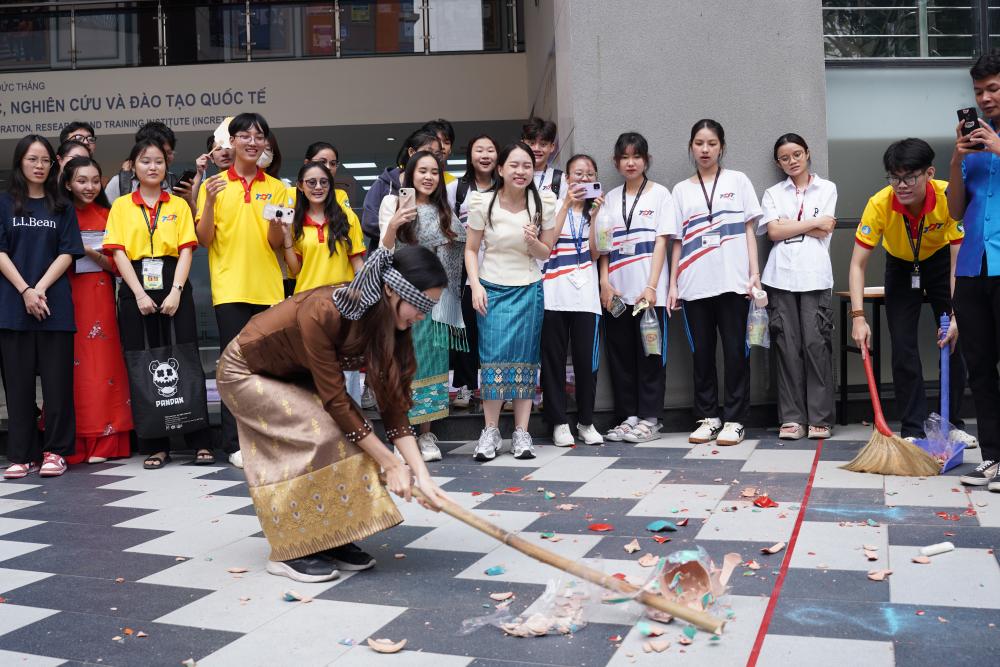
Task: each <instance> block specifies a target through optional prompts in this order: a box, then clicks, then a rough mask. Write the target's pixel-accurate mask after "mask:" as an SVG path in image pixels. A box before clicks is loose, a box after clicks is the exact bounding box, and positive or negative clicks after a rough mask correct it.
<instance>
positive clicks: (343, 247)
mask: <svg viewBox="0 0 1000 667" xmlns="http://www.w3.org/2000/svg"><path fill="white" fill-rule="evenodd" d="M342 192H343V191H342V190H337V202H338V203H339V204H340V206H341V208H343V209H344V213H346V214H347V238H348V240H347V242H346V243H345V242H344V241H340V242H338V243H337V245H336V246H335V247H336V251H335V252H334V253H333V255H332V256H331V255H330V246H329V245H327V242H328V240H329V239H328V235H329V233H330V224H329V223H324V224H323V225H316V224H314V223H313V222H312V220H311V219H310V218H309V216H308V215H307V216H306V218H305V224H304V225H303V226H302V236H301V237H300V238H298V239H296V240H295V254H296V255H298V257H299V260H301V262H302V269H301V270H300V271H299V275H298V276H296V279H295V293H296V294H298V293H299V292H304V291H306V290H310V289H313V288H314V287H320V286H322V285H337V284H339V283H346V282H350V281H351V280H353V279H354V268H353V267H352V266H351V258H352V257H355V256H357V255H363V254H364V252H365V237H364V234H363V233H362V231H361V221H360V220H358V216H357V215H355V214H354V211H352V210H351V209H350V207H348V206H345V203H346V202H347V193H344V196H343V197H341V196H340V195H341V193H342Z"/></svg>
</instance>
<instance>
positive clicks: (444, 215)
mask: <svg viewBox="0 0 1000 667" xmlns="http://www.w3.org/2000/svg"><path fill="white" fill-rule="evenodd" d="M425 157H429V158H432V159H433V160H434V163H435V164H437V167H438V184H437V187H436V188H434V192H432V193H431V194H430V197H429V198H430V200H431V206H433V207H434V208H435V209H437V214H438V224H440V225H441V233H442V234H444V235H445V237H446V238H447V239H448V240H450V241H454V240H455V237H456V236H457V235H456V234H455V232H454V231H453V230H452V228H451V216H452V212H451V206H449V205H448V192H447V190H446V189H445V185H444V165H443V164H441V161H440V160H438V158H437V156H436V155H434V153H431V152H430V151H417V152H416V153H414V154H413V155H412V156H411V157H410V159H409V160H408V161H407V162H406V169H405V170H404V171H403V178H402V179H400V182H401V183H405V184H406V186H407V187H413V181H414V174H415V173H416V171H417V163H418V162H420V161H421V160H422V159H424V158H425ZM397 237H398V238H399V240H400V241H402V242H403V243H406V244H414V243H416V242H417V232H416V230H415V229H414V226H413V225H412V224H410V225H403V226H402V227H400V228H399V232H397Z"/></svg>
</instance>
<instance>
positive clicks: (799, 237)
mask: <svg viewBox="0 0 1000 667" xmlns="http://www.w3.org/2000/svg"><path fill="white" fill-rule="evenodd" d="M812 182H813V177H812V174H809V182H808V183H806V187H804V188H802V200H801V201H799V189H798V188H795V200H796V201H798V202H799V214H798V215H797V216H795V220H796V222H802V213H803V211H805V209H806V190H808V189H809V186H810V185H812ZM805 239H806V235H805V234H799V235H797V236H792V237H789V238H787V239H785V241H784V243H785V245H788V244H790V243H802V242H803V241H805Z"/></svg>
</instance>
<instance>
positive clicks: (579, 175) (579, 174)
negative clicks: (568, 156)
mask: <svg viewBox="0 0 1000 667" xmlns="http://www.w3.org/2000/svg"><path fill="white" fill-rule="evenodd" d="M570 176H572V177H573V178H575V179H576V180H578V181H579V180H581V179H584V178H597V173H596V172H593V171H574V172H573V173H572V174H570Z"/></svg>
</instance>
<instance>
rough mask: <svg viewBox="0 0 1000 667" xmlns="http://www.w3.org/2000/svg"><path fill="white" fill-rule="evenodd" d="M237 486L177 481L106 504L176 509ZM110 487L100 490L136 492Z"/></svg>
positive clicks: (223, 483) (215, 482)
mask: <svg viewBox="0 0 1000 667" xmlns="http://www.w3.org/2000/svg"><path fill="white" fill-rule="evenodd" d="M237 484H239V482H227V481H222V480H220V481H215V480H212V481H202V480H187V479H183V480H182V479H179V480H177V481H175V482H174V483H173V484H172V485H166V486H164V487H163V488H158V489H152V490H148V491H139V493H136V494H135V495H134V496H128V497H127V498H121V499H120V500H115V501H113V502H110V503H108V507H129V508H136V509H148V510H170V509H177V508H178V507H179V506H182V505H185V504H188V503H193V502H195V501H197V500H199V499H203V498H210V497H215V496H212V494H213V493H215V492H216V491H221V490H223V489H228V488H229V487H231V486H235V485H237ZM111 486H114V485H108V486H102V487H101V489H105V490H116V491H135V490H137V489H110V487H111ZM221 497H225V496H221Z"/></svg>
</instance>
